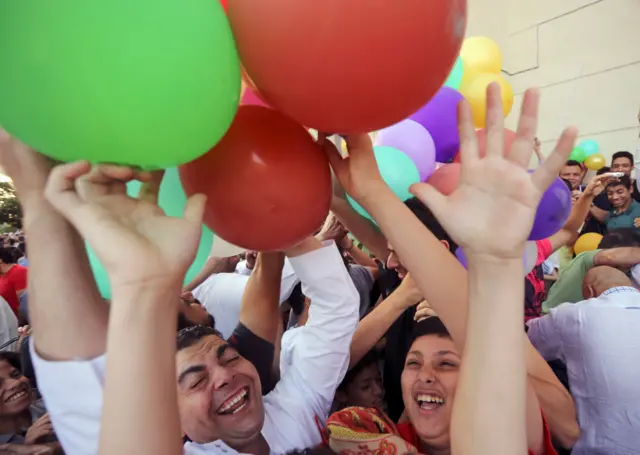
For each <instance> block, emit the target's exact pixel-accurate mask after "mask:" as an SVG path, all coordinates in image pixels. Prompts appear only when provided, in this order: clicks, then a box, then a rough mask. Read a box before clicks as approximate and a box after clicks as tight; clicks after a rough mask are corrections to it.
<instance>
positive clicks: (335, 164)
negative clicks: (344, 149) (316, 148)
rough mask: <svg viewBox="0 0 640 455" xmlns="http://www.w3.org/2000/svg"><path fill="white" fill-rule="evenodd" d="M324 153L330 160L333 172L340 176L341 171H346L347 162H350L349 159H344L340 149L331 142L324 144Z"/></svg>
mask: <svg viewBox="0 0 640 455" xmlns="http://www.w3.org/2000/svg"><path fill="white" fill-rule="evenodd" d="M322 151H323V152H324V154H325V155H326V156H327V158H328V159H329V164H330V165H331V168H332V169H333V171H334V172H335V173H336V174H337V175H339V174H340V171H341V170H342V169H344V166H345V165H346V161H345V160H348V159H349V157H345V158H343V157H342V155H340V152H339V151H338V148H337V147H336V146H335V144H334V143H333V142H331V141H325V142H324V144H323V145H322Z"/></svg>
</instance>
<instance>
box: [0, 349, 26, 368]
mask: <svg viewBox="0 0 640 455" xmlns="http://www.w3.org/2000/svg"><path fill="white" fill-rule="evenodd" d="M0 361H5V362H7V363H8V364H9V365H11V366H12V367H13V368H15V369H16V370H20V371H22V362H20V355H19V354H18V353H16V352H8V351H3V352H0Z"/></svg>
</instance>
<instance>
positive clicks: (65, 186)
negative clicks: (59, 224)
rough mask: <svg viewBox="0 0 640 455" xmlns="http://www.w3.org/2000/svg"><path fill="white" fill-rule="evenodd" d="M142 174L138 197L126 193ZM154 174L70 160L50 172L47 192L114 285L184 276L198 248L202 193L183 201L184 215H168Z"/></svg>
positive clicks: (180, 278) (202, 204) (48, 196)
mask: <svg viewBox="0 0 640 455" xmlns="http://www.w3.org/2000/svg"><path fill="white" fill-rule="evenodd" d="M134 178H140V179H142V180H145V181H146V183H145V185H147V186H155V187H156V191H146V190H145V187H144V186H143V190H142V191H141V197H140V198H132V197H129V196H128V195H127V193H126V182H127V181H129V180H132V179H134ZM157 187H159V182H157V184H155V185H154V182H153V180H152V176H151V175H148V174H144V173H143V174H136V173H135V172H134V171H133V170H132V169H129V168H123V167H117V166H96V167H94V168H93V169H91V167H90V165H89V164H88V163H82V162H81V163H71V164H67V165H62V166H58V167H57V168H55V169H54V170H53V172H52V173H51V177H50V179H49V183H48V185H47V198H48V199H49V201H50V202H51V203H52V204H53V205H54V206H55V207H56V208H57V209H58V210H59V211H60V212H61V213H62V215H63V216H65V217H66V218H67V219H68V220H69V221H70V222H71V223H72V224H74V225H75V227H76V228H77V229H78V231H79V232H80V233H81V234H82V236H83V237H84V238H85V239H86V240H87V242H89V245H91V247H92V248H93V249H94V251H95V252H96V254H97V256H98V257H99V258H100V260H101V261H102V263H103V265H104V267H105V269H106V270H107V271H108V273H109V277H110V279H111V282H112V285H118V284H127V283H129V282H134V281H135V282H141V281H154V280H165V279H168V277H171V278H173V279H175V280H177V281H180V282H181V281H182V278H183V275H184V273H185V272H186V271H187V269H188V268H189V266H190V265H191V263H192V262H193V258H194V257H195V254H196V250H197V248H198V242H199V240H200V235H201V226H202V213H203V210H204V197H202V196H194V197H193V198H191V199H190V200H189V202H188V203H187V207H186V209H185V214H184V217H183V218H173V217H168V216H166V215H165V214H164V212H163V210H162V209H161V208H160V207H158V205H157Z"/></svg>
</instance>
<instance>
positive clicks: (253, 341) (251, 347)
mask: <svg viewBox="0 0 640 455" xmlns="http://www.w3.org/2000/svg"><path fill="white" fill-rule="evenodd" d="M227 342H228V343H229V344H230V345H231V346H233V347H234V348H235V349H236V350H237V351H238V354H240V355H241V356H242V357H244V358H245V359H247V360H248V361H249V362H251V363H252V364H253V366H254V367H256V370H257V371H258V375H259V376H260V382H261V383H262V395H266V394H267V393H269V392H271V391H272V390H273V388H274V387H275V386H276V382H277V381H276V380H275V377H274V374H273V357H274V355H275V347H274V346H273V343H270V342H268V341H267V340H265V339H264V338H260V337H259V336H258V335H256V334H255V333H253V332H252V331H251V330H249V329H248V328H247V327H245V326H244V325H243V324H242V323H241V322H239V323H238V325H237V326H236V328H235V330H234V331H233V333H232V334H231V336H230V337H229V339H228V340H227Z"/></svg>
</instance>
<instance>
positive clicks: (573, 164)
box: [564, 160, 582, 169]
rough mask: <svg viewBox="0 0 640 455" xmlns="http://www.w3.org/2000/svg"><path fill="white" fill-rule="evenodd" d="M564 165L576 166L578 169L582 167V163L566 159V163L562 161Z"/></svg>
mask: <svg viewBox="0 0 640 455" xmlns="http://www.w3.org/2000/svg"><path fill="white" fill-rule="evenodd" d="M564 165H565V166H578V167H579V168H580V169H582V164H580V163H579V162H578V161H576V160H568V161H567V162H566V163H564Z"/></svg>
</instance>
